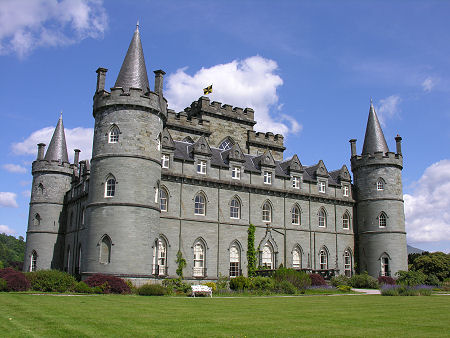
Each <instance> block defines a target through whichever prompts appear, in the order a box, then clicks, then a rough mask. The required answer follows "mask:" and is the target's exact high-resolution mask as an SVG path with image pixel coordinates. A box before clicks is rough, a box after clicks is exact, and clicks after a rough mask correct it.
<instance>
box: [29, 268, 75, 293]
mask: <svg viewBox="0 0 450 338" xmlns="http://www.w3.org/2000/svg"><path fill="white" fill-rule="evenodd" d="M26 276H27V279H28V280H29V281H30V283H31V288H32V289H33V290H34V291H42V292H67V291H73V289H74V287H75V285H76V284H77V281H76V280H75V278H74V277H73V276H72V275H70V274H68V273H67V272H64V271H60V270H39V271H33V272H28V273H27V274H26Z"/></svg>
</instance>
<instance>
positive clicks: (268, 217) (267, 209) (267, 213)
mask: <svg viewBox="0 0 450 338" xmlns="http://www.w3.org/2000/svg"><path fill="white" fill-rule="evenodd" d="M262 220H263V222H268V223H270V222H272V206H271V205H270V202H269V201H266V202H264V204H263V208H262Z"/></svg>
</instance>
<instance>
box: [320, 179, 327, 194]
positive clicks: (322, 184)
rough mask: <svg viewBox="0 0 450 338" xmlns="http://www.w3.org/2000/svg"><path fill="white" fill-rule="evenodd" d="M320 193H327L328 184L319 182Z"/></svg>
mask: <svg viewBox="0 0 450 338" xmlns="http://www.w3.org/2000/svg"><path fill="white" fill-rule="evenodd" d="M319 192H321V193H326V192H327V184H326V183H325V182H324V181H319Z"/></svg>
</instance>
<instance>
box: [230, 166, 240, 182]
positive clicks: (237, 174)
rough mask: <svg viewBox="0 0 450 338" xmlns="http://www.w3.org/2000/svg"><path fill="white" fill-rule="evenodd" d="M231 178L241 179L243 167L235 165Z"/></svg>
mask: <svg viewBox="0 0 450 338" xmlns="http://www.w3.org/2000/svg"><path fill="white" fill-rule="evenodd" d="M231 178H232V179H235V180H240V179H241V168H240V167H233V169H232V170H231Z"/></svg>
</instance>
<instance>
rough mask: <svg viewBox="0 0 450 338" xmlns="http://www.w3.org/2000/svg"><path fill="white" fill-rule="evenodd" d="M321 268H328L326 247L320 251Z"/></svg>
mask: <svg viewBox="0 0 450 338" xmlns="http://www.w3.org/2000/svg"><path fill="white" fill-rule="evenodd" d="M319 264H320V270H327V269H328V254H327V252H326V250H325V249H321V250H320V253H319Z"/></svg>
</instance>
